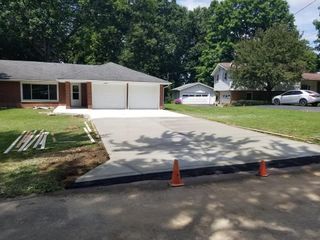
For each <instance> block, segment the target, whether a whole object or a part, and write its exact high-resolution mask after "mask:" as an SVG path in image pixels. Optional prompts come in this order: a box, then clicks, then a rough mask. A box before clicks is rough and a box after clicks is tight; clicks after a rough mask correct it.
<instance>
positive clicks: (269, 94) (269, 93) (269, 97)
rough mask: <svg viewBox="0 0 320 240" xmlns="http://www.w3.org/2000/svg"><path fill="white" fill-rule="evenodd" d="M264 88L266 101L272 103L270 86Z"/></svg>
mask: <svg viewBox="0 0 320 240" xmlns="http://www.w3.org/2000/svg"><path fill="white" fill-rule="evenodd" d="M266 90H267V102H268V103H272V88H271V87H267V88H266Z"/></svg>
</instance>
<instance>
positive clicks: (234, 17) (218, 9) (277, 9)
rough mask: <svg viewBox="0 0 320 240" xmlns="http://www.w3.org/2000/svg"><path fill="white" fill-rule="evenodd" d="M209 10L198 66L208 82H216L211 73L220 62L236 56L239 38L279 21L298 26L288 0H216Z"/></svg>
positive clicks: (247, 36)
mask: <svg viewBox="0 0 320 240" xmlns="http://www.w3.org/2000/svg"><path fill="white" fill-rule="evenodd" d="M208 11H209V14H210V18H209V19H208V28H207V33H206V44H205V49H204V50H203V52H202V54H201V58H200V64H199V66H198V67H197V78H198V79H199V80H201V81H204V82H207V83H210V82H212V81H211V78H210V74H211V72H212V70H213V68H214V66H215V64H216V63H217V62H220V61H232V60H233V58H234V55H233V53H234V45H235V44H236V43H237V42H239V41H241V40H243V39H250V38H252V37H253V36H254V35H255V33H256V31H257V30H258V29H262V30H266V29H267V28H269V27H271V26H272V25H273V24H275V23H285V24H288V25H290V26H292V27H293V26H294V17H293V15H292V14H290V12H289V6H288V3H287V1H285V0H256V1H252V0H224V1H217V0H214V1H212V3H211V5H210V7H209V10H208Z"/></svg>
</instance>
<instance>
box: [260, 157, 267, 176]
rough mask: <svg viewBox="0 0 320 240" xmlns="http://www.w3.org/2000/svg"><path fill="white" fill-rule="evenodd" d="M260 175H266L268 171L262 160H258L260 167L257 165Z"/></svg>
mask: <svg viewBox="0 0 320 240" xmlns="http://www.w3.org/2000/svg"><path fill="white" fill-rule="evenodd" d="M258 175H259V176H260V177H268V175H269V174H268V172H267V167H266V162H265V161H264V160H262V161H261V162H260V167H259V174H258Z"/></svg>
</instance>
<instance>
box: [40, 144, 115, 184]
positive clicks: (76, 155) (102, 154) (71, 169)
mask: <svg viewBox="0 0 320 240" xmlns="http://www.w3.org/2000/svg"><path fill="white" fill-rule="evenodd" d="M107 160H109V155H108V153H107V152H106V150H105V148H104V147H103V146H102V144H96V145H94V146H83V147H76V148H72V149H68V150H65V151H60V152H57V153H51V154H50V153H49V154H48V156H46V161H44V162H43V163H42V164H41V165H40V167H39V168H40V172H42V173H48V172H52V171H58V174H57V175H56V176H57V178H58V179H57V180H58V181H59V182H62V184H63V186H64V187H68V186H70V185H71V184H72V183H73V182H74V181H75V180H76V179H77V178H78V177H79V176H81V175H83V174H85V173H86V172H88V171H89V170H91V169H93V168H95V167H97V166H99V165H101V164H102V163H104V162H106V161H107Z"/></svg>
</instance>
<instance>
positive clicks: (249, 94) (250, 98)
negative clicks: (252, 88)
mask: <svg viewBox="0 0 320 240" xmlns="http://www.w3.org/2000/svg"><path fill="white" fill-rule="evenodd" d="M252 99H253V94H252V92H248V93H247V94H246V100H252Z"/></svg>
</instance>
